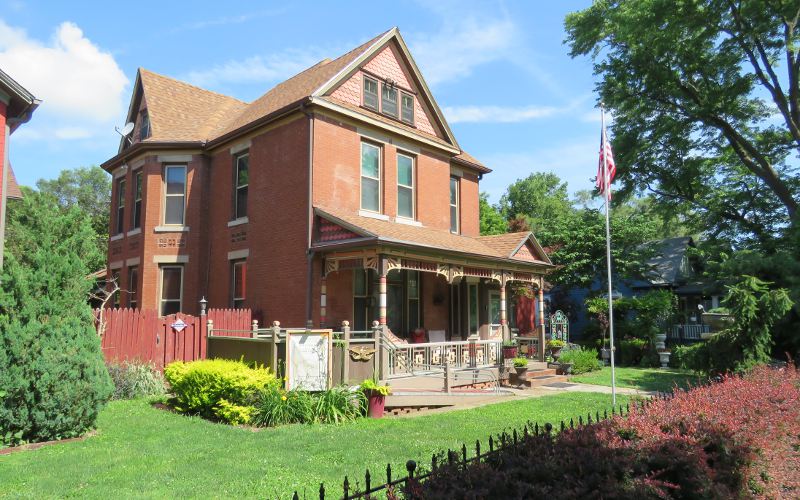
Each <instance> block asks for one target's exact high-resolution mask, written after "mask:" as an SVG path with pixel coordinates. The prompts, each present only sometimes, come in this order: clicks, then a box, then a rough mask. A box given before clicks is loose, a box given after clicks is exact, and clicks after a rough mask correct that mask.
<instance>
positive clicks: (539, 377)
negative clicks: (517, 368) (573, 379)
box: [510, 370, 569, 388]
mask: <svg viewBox="0 0 800 500" xmlns="http://www.w3.org/2000/svg"><path fill="white" fill-rule="evenodd" d="M543 371H547V372H552V373H538V372H533V373H531V372H530V371H529V372H528V377H527V380H526V381H525V382H524V383H523V384H522V386H523V387H526V388H531V387H541V386H543V385H547V384H552V383H555V382H567V380H569V378H568V377H567V376H566V375H556V374H555V370H543ZM510 382H511V385H512V386H513V387H516V386H517V385H519V384H518V382H517V380H516V375H515V374H514V375H512V377H511V380H510Z"/></svg>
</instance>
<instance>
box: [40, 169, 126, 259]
mask: <svg viewBox="0 0 800 500" xmlns="http://www.w3.org/2000/svg"><path fill="white" fill-rule="evenodd" d="M36 187H37V188H38V190H39V191H40V192H41V193H45V194H48V195H52V196H54V197H55V199H56V201H57V202H58V204H59V206H61V207H62V208H70V207H78V208H80V209H81V210H82V211H83V212H85V213H86V215H87V216H88V217H89V218H90V220H91V224H92V228H93V229H94V231H95V233H97V235H98V237H99V238H100V239H101V240H102V242H103V245H105V243H106V239H107V238H108V223H109V210H110V203H111V179H110V177H109V175H108V174H107V173H106V172H105V171H104V170H103V169H102V168H100V167H97V166H92V167H79V168H74V169H69V170H62V171H61V173H60V174H59V175H58V177H57V178H55V179H39V180H38V181H36Z"/></svg>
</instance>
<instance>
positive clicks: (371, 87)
mask: <svg viewBox="0 0 800 500" xmlns="http://www.w3.org/2000/svg"><path fill="white" fill-rule="evenodd" d="M364 106H365V107H367V108H370V109H374V110H375V111H378V82H377V81H375V80H373V79H372V78H369V77H367V76H365V77H364Z"/></svg>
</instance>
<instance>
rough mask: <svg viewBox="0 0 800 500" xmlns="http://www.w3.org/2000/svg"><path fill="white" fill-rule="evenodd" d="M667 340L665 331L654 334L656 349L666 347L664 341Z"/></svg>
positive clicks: (660, 349)
mask: <svg viewBox="0 0 800 500" xmlns="http://www.w3.org/2000/svg"><path fill="white" fill-rule="evenodd" d="M666 341H667V334H666V333H659V334H657V335H656V350H658V351H663V350H664V349H666V344H665V342H666Z"/></svg>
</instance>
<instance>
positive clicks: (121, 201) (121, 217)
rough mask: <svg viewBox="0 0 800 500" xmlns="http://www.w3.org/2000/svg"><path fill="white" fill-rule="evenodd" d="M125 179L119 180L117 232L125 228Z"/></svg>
mask: <svg viewBox="0 0 800 500" xmlns="http://www.w3.org/2000/svg"><path fill="white" fill-rule="evenodd" d="M125 184H126V182H125V179H120V180H119V181H118V182H117V234H120V233H122V231H124V230H125Z"/></svg>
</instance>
